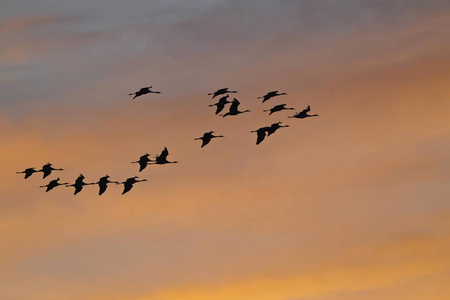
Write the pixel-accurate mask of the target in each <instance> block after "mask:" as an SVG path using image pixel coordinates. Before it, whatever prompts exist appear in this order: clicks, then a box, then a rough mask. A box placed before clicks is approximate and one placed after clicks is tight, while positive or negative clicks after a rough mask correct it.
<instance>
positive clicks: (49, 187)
mask: <svg viewBox="0 0 450 300" xmlns="http://www.w3.org/2000/svg"><path fill="white" fill-rule="evenodd" d="M58 181H59V177H58V178H56V179H54V180H52V181H50V182H49V183H48V184H47V185H41V186H40V188H43V187H46V188H47V189H46V190H45V192H48V191H50V190H52V189H54V188H55V187H57V186H59V185H67V184H68V183H67V182H65V183H59V182H58Z"/></svg>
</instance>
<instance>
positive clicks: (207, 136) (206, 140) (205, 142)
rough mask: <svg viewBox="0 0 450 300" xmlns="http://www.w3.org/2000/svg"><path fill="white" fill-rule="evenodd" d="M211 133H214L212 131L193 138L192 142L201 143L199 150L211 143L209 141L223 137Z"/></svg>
mask: <svg viewBox="0 0 450 300" xmlns="http://www.w3.org/2000/svg"><path fill="white" fill-rule="evenodd" d="M213 133H214V131H212V130H211V131H210V132H205V133H204V134H203V136H202V137H199V138H195V139H194V140H202V141H203V142H202V146H201V148H203V147H205V146H206V145H208V144H209V142H211V139H213V138H219V137H224V136H223V135H214V134H213Z"/></svg>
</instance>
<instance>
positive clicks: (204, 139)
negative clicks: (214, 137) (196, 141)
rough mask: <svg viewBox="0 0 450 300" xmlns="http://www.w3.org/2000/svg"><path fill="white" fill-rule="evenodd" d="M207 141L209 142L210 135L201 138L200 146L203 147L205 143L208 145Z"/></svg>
mask: <svg viewBox="0 0 450 300" xmlns="http://www.w3.org/2000/svg"><path fill="white" fill-rule="evenodd" d="M209 142H211V138H210V137H205V138H203V139H202V147H201V148H203V147H205V146H206V145H208V144H209Z"/></svg>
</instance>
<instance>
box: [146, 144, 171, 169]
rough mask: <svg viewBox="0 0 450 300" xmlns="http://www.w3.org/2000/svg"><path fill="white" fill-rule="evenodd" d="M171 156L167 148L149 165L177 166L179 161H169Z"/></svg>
mask: <svg viewBox="0 0 450 300" xmlns="http://www.w3.org/2000/svg"><path fill="white" fill-rule="evenodd" d="M168 155H169V151H168V150H167V147H165V148H164V150H163V151H162V152H161V154H160V155H156V157H155V160H154V162H152V163H149V165H164V164H177V163H178V162H177V161H168V160H167V156H168Z"/></svg>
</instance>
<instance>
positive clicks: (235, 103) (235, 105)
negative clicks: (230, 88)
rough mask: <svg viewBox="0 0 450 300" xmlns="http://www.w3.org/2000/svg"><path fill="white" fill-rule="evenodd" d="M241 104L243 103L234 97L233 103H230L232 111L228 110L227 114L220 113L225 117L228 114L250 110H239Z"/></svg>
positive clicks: (232, 114) (233, 114)
mask: <svg viewBox="0 0 450 300" xmlns="http://www.w3.org/2000/svg"><path fill="white" fill-rule="evenodd" d="M239 104H241V103H240V102H239V101H238V99H236V98H234V99H233V102H231V105H230V111H229V112H227V113H226V114H224V115H220V116H222V117H224V118H225V117H226V116H235V115H238V114H242V113H245V112H250V111H249V110H248V109H247V110H244V111H239V110H238V106H239Z"/></svg>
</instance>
